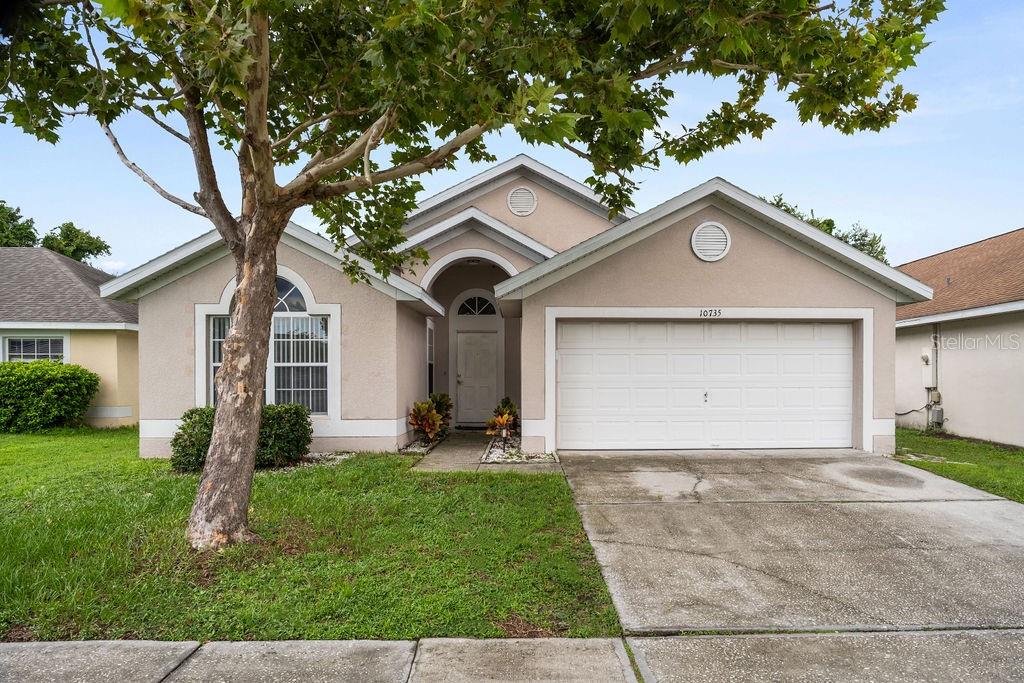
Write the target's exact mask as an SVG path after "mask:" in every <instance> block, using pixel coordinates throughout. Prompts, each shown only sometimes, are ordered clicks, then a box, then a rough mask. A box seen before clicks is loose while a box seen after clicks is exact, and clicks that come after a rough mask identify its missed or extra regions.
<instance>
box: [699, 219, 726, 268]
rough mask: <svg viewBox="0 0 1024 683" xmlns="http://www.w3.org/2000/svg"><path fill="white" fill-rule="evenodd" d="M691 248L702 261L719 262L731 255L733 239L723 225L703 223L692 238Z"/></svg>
mask: <svg viewBox="0 0 1024 683" xmlns="http://www.w3.org/2000/svg"><path fill="white" fill-rule="evenodd" d="M690 246H691V247H692V248H693V253H694V254H696V255H697V258H699V259H700V260H701V261H718V260H719V259H721V258H724V257H725V255H726V254H728V253H729V247H730V246H732V237H730V236H729V231H728V230H726V229H725V226H724V225H722V224H721V223H701V224H700V225H698V226H697V228H696V229H695V230H694V231H693V235H692V236H691V237H690Z"/></svg>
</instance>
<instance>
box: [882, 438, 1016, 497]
mask: <svg viewBox="0 0 1024 683" xmlns="http://www.w3.org/2000/svg"><path fill="white" fill-rule="evenodd" d="M896 447H897V448H906V449H908V450H909V451H910V452H911V453H923V454H926V455H934V456H938V457H940V458H943V459H944V460H945V462H931V461H928V460H911V461H908V464H910V465H914V466H915V467H920V468H921V469H924V470H928V471H930V472H934V473H935V474H939V475H941V476H943V477H948V478H949V479H955V480H957V481H960V482H963V483H964V484H968V485H969V486H973V487H975V488H978V489H981V490H983V491H988V492H989V493H994V494H996V495H997V496H1003V497H1005V498H1009V499H1010V500H1015V501H1017V502H1019V503H1024V449H1022V448H1007V447H1004V446H998V445H996V444H991V443H985V442H982V441H969V440H966V439H957V438H952V437H949V436H935V435H932V434H926V433H924V432H919V431H916V430H913V429H897V430H896Z"/></svg>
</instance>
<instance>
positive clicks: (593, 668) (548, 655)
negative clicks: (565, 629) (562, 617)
mask: <svg viewBox="0 0 1024 683" xmlns="http://www.w3.org/2000/svg"><path fill="white" fill-rule="evenodd" d="M409 680H410V681H411V682H416V683H433V682H434V681H445V682H447V683H456V682H458V681H532V682H535V683H539V682H542V681H580V682H583V681H586V682H588V683H589V682H591V681H628V682H630V683H635V681H636V677H635V676H634V675H633V669H632V667H631V666H630V663H629V658H628V656H627V655H626V651H625V648H624V647H623V643H622V641H621V640H619V639H617V638H615V639H612V638H602V639H597V638H594V639H566V638H535V639H502V640H468V639H460V638H450V639H449V638H441V639H426V640H421V641H420V644H419V650H418V651H417V653H416V662H415V663H414V664H413V669H412V676H411V677H410V678H409Z"/></svg>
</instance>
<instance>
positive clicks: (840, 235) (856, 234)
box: [767, 194, 889, 265]
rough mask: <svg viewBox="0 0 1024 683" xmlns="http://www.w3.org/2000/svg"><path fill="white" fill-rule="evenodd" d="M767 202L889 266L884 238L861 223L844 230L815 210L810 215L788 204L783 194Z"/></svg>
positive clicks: (794, 205)
mask: <svg viewBox="0 0 1024 683" xmlns="http://www.w3.org/2000/svg"><path fill="white" fill-rule="evenodd" d="M767 201H768V203H769V204H771V205H772V206H775V207H778V208H780V209H782V210H783V211H785V212H786V213H788V214H789V215H791V216H794V217H796V218H799V219H800V220H802V221H803V222H805V223H807V224H809V225H813V226H814V227H816V228H817V229H818V230H821V231H822V232H824V233H826V234H829V235H832V236H833V237H835V238H836V239H840V240H842V241H844V242H846V243H847V244H849V245H850V246H851V247H853V248H854V249H857V250H858V251H862V252H864V253H865V254H867V255H868V256H870V257H872V258H876V259H878V260H879V261H881V262H882V263H884V264H885V265H889V261H888V260H887V259H886V257H885V243H884V242H883V241H882V236H881V235H880V234H878V233H877V232H871V231H870V230H868V229H867V228H865V227H863V226H862V225H861V224H860V223H854V224H853V225H852V226H850V227H849V228H848V229H846V230H843V229H841V228H839V227H838V226H837V225H836V222H835V220H833V219H831V218H823V217H821V216H818V215H816V214H815V213H814V211H813V210H811V211H810V212H809V213H808V212H805V211H803V210H801V209H800V207H798V206H797V205H796V204H790V203H789V202H787V201H786V200H785V199H784V198H783V196H782V195H781V194H777V195H775V196H774V197H772V198H771V199H769V200H767Z"/></svg>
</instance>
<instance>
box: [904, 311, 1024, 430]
mask: <svg viewBox="0 0 1024 683" xmlns="http://www.w3.org/2000/svg"><path fill="white" fill-rule="evenodd" d="M911 329H914V330H916V329H917V328H911ZM926 329H928V330H929V333H930V332H931V327H930V326H929V327H927V328H926ZM937 334H938V361H937V365H938V389H939V393H940V394H941V395H942V404H941V405H942V408H943V417H944V419H945V429H946V431H948V432H951V433H953V434H958V435H960V436H967V437H972V438H976V439H986V440H989V441H996V442H998V443H1006V444H1013V445H1017V446H1024V313H1007V314H1003V315H997V316H986V317H984V318H970V319H966V320H957V321H949V322H943V323H940V324H939V325H938V326H937ZM899 339H900V343H901V344H913V348H917V349H918V355H920V351H919V347H920V346H921V344H919V343H916V342H913V341H909V340H910V339H912V338H910V337H906V336H905V333H904V331H903V330H901V331H900V334H899ZM906 355H907V356H912V355H913V354H912V353H910V352H908V353H907V354H906ZM901 357H902V356H901ZM911 360H912V359H911ZM919 368H920V362H918V365H917V367H916V368H915V372H916V374H917V384H918V386H920V381H921V380H920V379H919V378H920V370H919ZM912 374H913V373H911V372H906V373H904V372H903V371H902V370H901V372H900V375H899V378H900V382H901V383H902V382H903V380H904V376H905V375H906V376H907V377H909V378H910V380H911V381H912V380H913V379H914V377H912ZM922 402H923V401H922ZM918 405H920V403H919V404H918ZM913 407H917V406H913Z"/></svg>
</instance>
